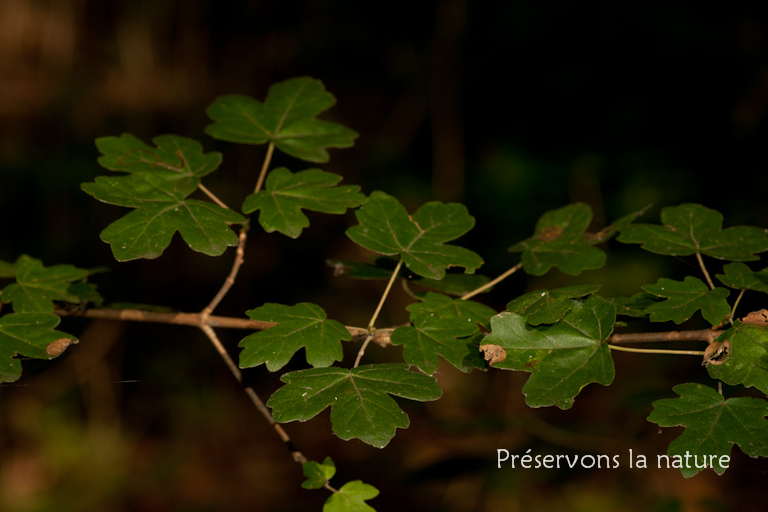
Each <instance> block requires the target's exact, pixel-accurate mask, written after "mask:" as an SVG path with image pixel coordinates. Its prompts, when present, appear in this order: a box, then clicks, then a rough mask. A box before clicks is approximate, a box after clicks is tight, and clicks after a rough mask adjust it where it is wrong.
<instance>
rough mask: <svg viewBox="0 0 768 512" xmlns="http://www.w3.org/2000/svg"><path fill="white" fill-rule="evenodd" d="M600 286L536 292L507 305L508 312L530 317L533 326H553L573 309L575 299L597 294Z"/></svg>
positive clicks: (580, 286)
mask: <svg viewBox="0 0 768 512" xmlns="http://www.w3.org/2000/svg"><path fill="white" fill-rule="evenodd" d="M599 289H600V286H599V285H588V284H584V285H576V286H566V287H563V288H556V289H554V290H535V291H532V292H528V293H526V294H524V295H521V296H519V297H518V298H516V299H514V300H513V301H511V302H510V303H509V304H507V311H510V312H512V313H517V314H518V315H522V316H525V317H528V323H529V324H531V325H540V324H553V323H555V322H557V321H558V320H560V319H561V318H562V317H563V315H565V314H566V313H567V312H568V311H570V310H571V308H572V307H573V304H574V301H573V299H577V298H579V297H584V296H586V295H590V294H592V293H595V292H596V291H598V290H599Z"/></svg>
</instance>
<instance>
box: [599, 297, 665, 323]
mask: <svg viewBox="0 0 768 512" xmlns="http://www.w3.org/2000/svg"><path fill="white" fill-rule="evenodd" d="M609 302H612V303H613V304H614V305H616V314H617V315H624V316H631V317H634V318H645V317H647V316H648V312H647V309H648V307H649V306H653V305H654V304H656V303H658V302H659V299H658V298H657V296H656V295H653V294H652V293H636V294H634V295H632V296H631V297H616V298H615V299H612V300H609Z"/></svg>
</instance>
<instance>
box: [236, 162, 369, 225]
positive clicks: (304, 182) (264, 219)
mask: <svg viewBox="0 0 768 512" xmlns="http://www.w3.org/2000/svg"><path fill="white" fill-rule="evenodd" d="M339 181H341V176H339V175H338V174H333V173H330V172H323V171H321V170H319V169H308V170H306V171H301V172H298V173H296V174H293V173H291V171H289V170H288V169H286V168H285V167H279V168H277V169H275V170H273V171H272V172H270V173H269V176H268V177H267V183H266V190H261V191H259V192H258V193H257V194H250V195H249V196H248V197H246V198H245V202H244V203H243V213H246V214H248V213H252V212H254V211H256V210H260V213H259V224H261V225H262V227H263V228H264V229H265V230H266V231H267V233H271V232H273V231H279V232H281V233H283V234H284V235H287V236H290V237H291V238H297V237H298V236H299V235H300V234H301V231H302V229H304V228H306V227H307V226H309V219H307V216H306V215H304V214H303V213H302V211H301V210H302V209H305V210H312V211H315V212H323V213H337V214H338V213H344V212H346V211H347V208H356V207H358V206H360V205H361V204H363V203H365V201H367V198H366V197H365V196H364V195H362V194H360V193H359V190H360V187H358V186H357V185H350V186H344V187H337V186H336V184H337V183H338V182H339Z"/></svg>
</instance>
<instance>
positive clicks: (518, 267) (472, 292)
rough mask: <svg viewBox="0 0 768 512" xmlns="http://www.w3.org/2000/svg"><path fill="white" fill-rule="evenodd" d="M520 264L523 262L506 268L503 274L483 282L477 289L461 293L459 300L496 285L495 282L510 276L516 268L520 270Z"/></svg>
mask: <svg viewBox="0 0 768 512" xmlns="http://www.w3.org/2000/svg"><path fill="white" fill-rule="evenodd" d="M522 266H523V263H522V262H520V263H518V264H517V265H515V266H514V267H512V268H511V269H509V270H507V271H506V272H504V273H503V274H501V275H500V276H499V277H497V278H496V279H493V280H492V281H488V282H487V283H485V284H484V285H483V286H481V287H480V288H478V289H476V290H472V291H471V292H469V293H467V294H465V295H463V296H462V297H461V300H467V299H470V298H472V297H474V296H475V295H477V294H478V293H482V292H484V291H485V290H487V289H488V288H490V287H491V286H494V285H496V284H498V283H500V282H501V281H503V280H504V279H506V278H508V277H509V276H511V275H512V274H514V273H515V272H517V271H518V270H520V268H522Z"/></svg>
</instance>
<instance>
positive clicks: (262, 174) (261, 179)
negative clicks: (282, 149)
mask: <svg viewBox="0 0 768 512" xmlns="http://www.w3.org/2000/svg"><path fill="white" fill-rule="evenodd" d="M274 151H275V143H274V142H272V141H269V145H268V146H267V156H265V157H264V163H263V164H262V165H261V172H260V173H259V179H258V181H257V182H256V188H255V189H253V193H254V194H258V193H259V191H260V190H261V187H262V185H263V184H264V178H266V176H267V169H269V163H270V162H271V161H272V153H274Z"/></svg>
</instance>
